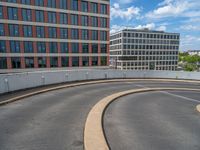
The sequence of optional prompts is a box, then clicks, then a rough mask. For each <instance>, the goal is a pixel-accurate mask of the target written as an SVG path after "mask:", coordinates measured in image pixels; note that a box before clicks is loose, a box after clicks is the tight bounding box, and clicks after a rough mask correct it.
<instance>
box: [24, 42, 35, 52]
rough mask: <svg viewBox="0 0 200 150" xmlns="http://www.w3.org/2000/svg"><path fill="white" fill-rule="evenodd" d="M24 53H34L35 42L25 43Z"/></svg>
mask: <svg viewBox="0 0 200 150" xmlns="http://www.w3.org/2000/svg"><path fill="white" fill-rule="evenodd" d="M24 52H25V53H33V42H30V41H26V42H24Z"/></svg>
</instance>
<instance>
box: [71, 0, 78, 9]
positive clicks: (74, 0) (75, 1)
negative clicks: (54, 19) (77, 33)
mask: <svg viewBox="0 0 200 150" xmlns="http://www.w3.org/2000/svg"><path fill="white" fill-rule="evenodd" d="M71 10H78V0H71Z"/></svg>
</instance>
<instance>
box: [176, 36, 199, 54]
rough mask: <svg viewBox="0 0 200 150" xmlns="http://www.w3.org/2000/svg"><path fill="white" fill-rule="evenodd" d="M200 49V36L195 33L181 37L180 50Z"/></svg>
mask: <svg viewBox="0 0 200 150" xmlns="http://www.w3.org/2000/svg"><path fill="white" fill-rule="evenodd" d="M195 49H200V37H199V36H193V35H185V36H183V37H181V43H180V50H181V51H186V50H195Z"/></svg>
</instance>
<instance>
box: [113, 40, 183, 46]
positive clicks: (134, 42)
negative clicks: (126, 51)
mask: <svg viewBox="0 0 200 150" xmlns="http://www.w3.org/2000/svg"><path fill="white" fill-rule="evenodd" d="M120 43H122V40H121V39H119V40H114V41H111V42H110V45H115V44H120ZM127 43H129V44H176V45H179V41H177V40H150V39H123V44H127Z"/></svg>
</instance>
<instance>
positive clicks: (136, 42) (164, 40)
mask: <svg viewBox="0 0 200 150" xmlns="http://www.w3.org/2000/svg"><path fill="white" fill-rule="evenodd" d="M179 38H180V35H179V34H178V33H167V32H163V31H150V30H148V29H143V30H136V29H123V30H121V31H119V32H116V33H113V34H111V36H110V66H111V67H112V68H116V69H131V70H176V69H177V64H178V51H179Z"/></svg>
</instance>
